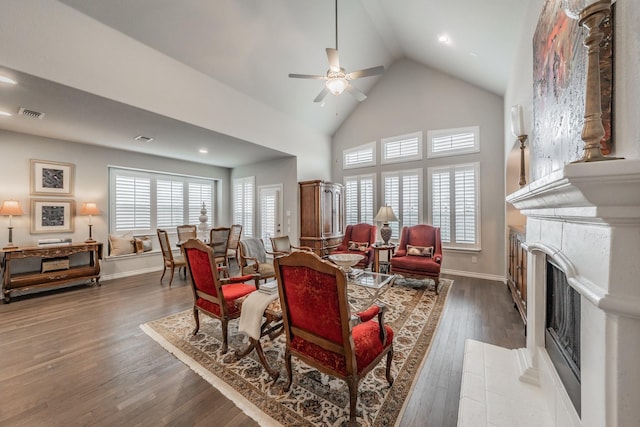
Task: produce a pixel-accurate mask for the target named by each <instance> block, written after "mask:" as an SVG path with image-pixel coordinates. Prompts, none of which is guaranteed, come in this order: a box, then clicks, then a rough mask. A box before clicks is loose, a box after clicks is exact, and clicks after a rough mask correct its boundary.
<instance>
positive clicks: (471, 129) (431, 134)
mask: <svg viewBox="0 0 640 427" xmlns="http://www.w3.org/2000/svg"><path fill="white" fill-rule="evenodd" d="M464 133H473V142H474V144H473V147H469V148H460V149H455V148H452V149H448V150H443V151H437V152H434V151H433V140H434V139H435V138H441V137H447V136H453V135H459V134H464ZM479 152H480V127H479V126H468V127H461V128H455V129H438V130H430V131H427V158H428V159H432V158H435V157H446V156H457V155H461V154H471V153H479Z"/></svg>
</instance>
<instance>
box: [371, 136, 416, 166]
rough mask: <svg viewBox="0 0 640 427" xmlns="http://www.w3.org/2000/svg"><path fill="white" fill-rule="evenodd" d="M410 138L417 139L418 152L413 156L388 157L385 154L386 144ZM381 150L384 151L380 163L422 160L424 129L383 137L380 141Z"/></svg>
mask: <svg viewBox="0 0 640 427" xmlns="http://www.w3.org/2000/svg"><path fill="white" fill-rule="evenodd" d="M409 139H417V149H418V153H417V154H415V155H413V156H399V157H392V158H387V157H386V156H385V153H386V150H385V146H386V144H391V143H394V142H401V141H405V140H409ZM380 150H381V151H382V154H381V160H380V163H381V164H383V165H385V164H389V163H400V162H411V161H414V160H422V131H418V132H412V133H407V134H404V135H398V136H392V137H388V138H382V140H381V141H380Z"/></svg>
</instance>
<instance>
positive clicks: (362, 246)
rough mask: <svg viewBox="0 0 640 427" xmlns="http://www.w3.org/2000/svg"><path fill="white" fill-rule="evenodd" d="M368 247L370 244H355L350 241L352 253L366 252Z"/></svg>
mask: <svg viewBox="0 0 640 427" xmlns="http://www.w3.org/2000/svg"><path fill="white" fill-rule="evenodd" d="M368 247H369V242H353V241H351V240H350V241H349V246H348V249H349V250H350V251H360V252H366V251H367V248H368Z"/></svg>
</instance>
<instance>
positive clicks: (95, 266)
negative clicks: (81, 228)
mask: <svg viewBox="0 0 640 427" xmlns="http://www.w3.org/2000/svg"><path fill="white" fill-rule="evenodd" d="M0 254H1V260H0V262H1V264H0V267H2V296H3V299H4V302H5V303H9V302H10V301H11V293H12V292H16V291H19V290H20V291H24V290H31V289H47V288H53V287H57V286H59V285H62V284H65V283H72V282H79V283H78V284H80V283H81V282H83V281H87V280H90V281H91V282H92V283H96V284H97V285H99V284H100V282H99V280H100V259H101V258H102V243H99V242H94V243H71V244H65V245H59V246H58V245H56V246H17V247H14V248H4V249H2V251H1V252H0ZM83 254H85V255H83Z"/></svg>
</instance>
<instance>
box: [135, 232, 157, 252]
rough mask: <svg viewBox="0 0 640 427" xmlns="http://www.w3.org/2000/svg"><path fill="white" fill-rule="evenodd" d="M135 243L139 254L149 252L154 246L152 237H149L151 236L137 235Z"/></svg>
mask: <svg viewBox="0 0 640 427" xmlns="http://www.w3.org/2000/svg"><path fill="white" fill-rule="evenodd" d="M135 245H136V253H138V254H140V253H142V252H149V251H150V250H151V249H153V246H152V245H151V239H150V238H149V236H142V237H136V238H135Z"/></svg>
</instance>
